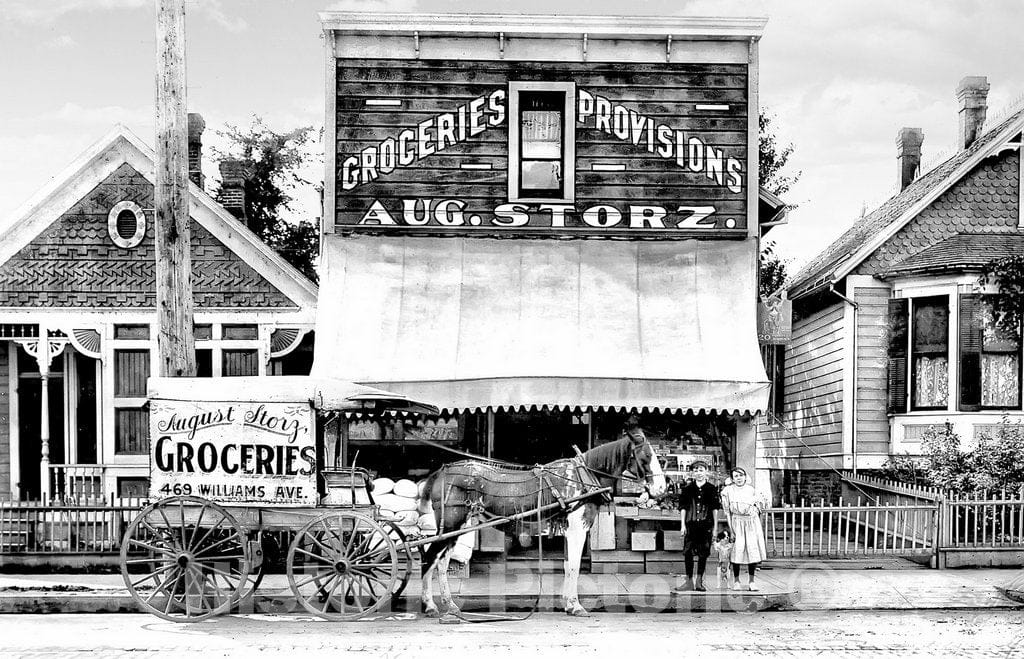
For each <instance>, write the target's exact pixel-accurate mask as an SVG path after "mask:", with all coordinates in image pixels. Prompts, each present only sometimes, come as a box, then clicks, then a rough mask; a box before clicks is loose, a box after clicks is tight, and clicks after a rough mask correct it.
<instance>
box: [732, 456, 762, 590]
mask: <svg viewBox="0 0 1024 659" xmlns="http://www.w3.org/2000/svg"><path fill="white" fill-rule="evenodd" d="M766 504H767V502H765V500H764V499H763V498H762V497H761V496H760V495H758V493H757V492H756V491H755V490H754V486H753V485H752V484H751V483H750V480H749V479H748V478H747V472H746V470H744V469H742V468H740V467H736V468H735V469H733V470H732V485H727V486H725V487H724V488H722V510H724V511H725V516H726V519H727V520H728V522H729V531H730V532H731V533H732V536H733V542H734V544H733V548H732V575H733V584H732V589H733V590H739V589H740V566H741V565H746V566H747V575H748V583H749V588H750V590H760V588H759V587H758V585H757V584H756V583H755V582H754V571H755V570H756V569H757V565H758V563H760V562H761V561H763V560H764V559H765V557H766V556H767V553H768V552H767V550H766V548H765V544H764V529H763V528H762V526H761V513H762V512H764V509H765V508H766V507H767V505H766Z"/></svg>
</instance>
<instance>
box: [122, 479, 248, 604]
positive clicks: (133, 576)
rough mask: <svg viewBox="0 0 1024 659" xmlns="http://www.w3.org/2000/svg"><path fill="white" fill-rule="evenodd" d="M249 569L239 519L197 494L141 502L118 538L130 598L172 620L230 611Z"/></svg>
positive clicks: (243, 535)
mask: <svg viewBox="0 0 1024 659" xmlns="http://www.w3.org/2000/svg"><path fill="white" fill-rule="evenodd" d="M249 567H250V559H249V555H248V552H247V550H246V539H245V533H244V531H243V530H242V528H241V527H240V526H239V525H238V522H236V521H235V519H234V518H233V517H232V516H231V515H230V514H229V513H228V512H227V511H226V510H224V509H223V508H221V507H220V506H218V505H217V504H215V503H212V502H210V501H207V500H205V499H201V498H199V497H187V496H186V497H169V498H167V499H161V500H160V501H157V502H155V503H152V504H150V505H148V506H146V508H144V509H143V510H142V512H141V513H139V514H138V516H137V517H136V518H135V519H133V520H132V523H131V524H130V525H129V526H128V530H127V531H125V534H124V540H123V541H122V542H121V575H122V576H123V577H124V582H125V585H126V586H127V587H128V591H129V592H130V593H131V595H132V599H134V600H135V601H136V602H137V603H138V604H139V606H140V607H142V609H143V610H145V611H147V612H149V613H152V614H154V615H157V616H160V617H161V618H165V619H167V620H173V621H177V622H187V621H196V620H204V619H206V618H209V617H210V616H214V615H217V614H220V613H224V612H226V611H227V610H228V609H230V608H231V606H232V605H233V604H234V602H235V596H236V595H237V594H238V592H239V590H240V589H241V587H242V585H243V584H245V582H246V579H247V578H248V576H249Z"/></svg>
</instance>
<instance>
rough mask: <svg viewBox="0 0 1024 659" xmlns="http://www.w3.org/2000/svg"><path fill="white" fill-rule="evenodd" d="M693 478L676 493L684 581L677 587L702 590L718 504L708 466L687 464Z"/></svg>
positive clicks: (719, 506)
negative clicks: (709, 477)
mask: <svg viewBox="0 0 1024 659" xmlns="http://www.w3.org/2000/svg"><path fill="white" fill-rule="evenodd" d="M690 472H691V473H692V474H693V480H692V481H690V482H688V483H687V484H686V485H684V486H683V489H682V491H681V492H680V493H679V521H680V528H679V534H680V535H681V536H682V538H683V560H684V561H686V582H685V583H684V584H683V586H682V587H681V588H679V589H677V590H684V591H688V590H697V591H705V590H707V589H706V588H705V587H704V570H705V568H707V564H708V555H709V554H710V553H711V539H712V536H713V535H714V530H715V511H716V510H718V509H719V508H721V507H722V504H721V502H720V501H719V498H718V488H717V487H715V486H714V485H712V484H711V483H709V482H708V465H707V464H706V463H704V462H702V461H700V460H698V461H696V462H694V463H693V464H691V465H690ZM694 556H696V557H697V581H696V582H694V580H693V557H694Z"/></svg>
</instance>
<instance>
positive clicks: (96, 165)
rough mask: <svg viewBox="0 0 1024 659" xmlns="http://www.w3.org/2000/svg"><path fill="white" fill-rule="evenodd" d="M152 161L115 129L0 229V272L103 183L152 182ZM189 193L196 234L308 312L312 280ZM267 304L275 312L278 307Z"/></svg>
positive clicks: (196, 191)
mask: <svg viewBox="0 0 1024 659" xmlns="http://www.w3.org/2000/svg"><path fill="white" fill-rule="evenodd" d="M154 161H155V156H154V154H153V152H152V151H151V150H150V149H149V147H148V146H146V145H145V144H144V143H142V141H141V140H140V139H139V138H138V137H137V136H135V135H134V134H132V133H131V131H129V130H128V129H127V128H125V127H124V126H120V125H119V126H116V127H115V128H114V129H113V130H112V131H111V132H110V133H108V134H107V135H106V136H104V137H103V138H102V139H100V140H99V141H97V142H96V143H95V144H93V145H92V146H91V147H90V148H89V149H87V150H86V151H85V152H84V153H83V154H82V155H81V156H80V157H79V158H77V159H76V160H75V161H74V162H72V163H71V164H70V165H69V166H68V167H67V168H65V169H64V170H63V171H62V172H61V173H60V174H58V175H57V176H55V177H54V178H53V179H51V180H50V181H49V182H48V183H47V185H46V186H44V187H43V188H42V189H41V190H40V191H39V192H38V193H37V194H36V195H35V196H34V197H32V198H31V199H30V200H29V201H28V202H26V203H25V204H24V205H22V206H21V207H20V208H19V209H18V210H17V211H15V213H14V214H12V215H11V216H10V217H9V218H8V220H7V221H6V222H5V223H4V225H3V226H2V227H0V268H3V267H4V266H5V265H7V264H8V263H10V262H12V260H16V257H19V254H21V253H23V252H22V251H23V250H25V249H26V248H27V247H29V246H30V245H32V244H34V241H36V240H37V239H38V238H39V237H40V236H41V235H42V234H45V233H46V232H47V230H48V229H49V228H50V227H51V226H54V225H55V224H56V223H58V222H59V221H60V220H61V219H62V218H64V217H65V214H67V213H68V212H69V211H71V210H72V209H73V208H74V207H75V206H76V205H78V204H80V203H81V202H82V201H83V200H85V199H87V197H88V196H89V195H90V194H92V193H93V191H94V190H96V189H97V186H99V185H101V184H102V183H104V182H105V181H108V180H111V179H113V178H117V177H118V176H123V175H124V174H125V173H130V174H132V175H136V176H137V177H139V179H140V181H144V182H145V183H148V184H149V185H150V186H151V185H152V184H153V181H154V178H155V175H154ZM189 192H190V202H189V215H190V217H191V218H192V221H193V222H194V224H193V226H194V227H196V228H197V232H194V233H196V235H207V236H209V237H211V238H212V239H213V240H214V241H215V242H216V243H219V244H221V245H223V248H225V249H226V250H228V251H229V252H231V253H232V254H233V255H234V257H237V261H238V265H239V267H242V268H244V269H246V270H248V271H249V272H250V273H251V274H250V275H249V278H250V279H251V278H252V277H256V278H258V279H261V280H264V281H265V282H266V284H267V285H269V288H272V289H276V291H278V292H279V293H280V295H283V296H284V298H287V300H288V302H289V304H288V306H294V307H295V308H297V309H305V310H308V311H309V312H310V313H312V311H313V310H314V309H315V305H316V296H317V287H316V286H315V285H314V284H313V283H312V282H310V281H309V280H308V279H307V278H306V277H305V276H304V275H302V273H300V272H299V271H298V270H296V269H295V268H294V267H292V266H291V265H290V264H289V263H288V262H287V261H285V260H284V259H283V258H281V257H280V256H279V255H278V254H277V253H275V252H274V251H273V250H272V249H271V248H270V247H268V246H267V245H266V244H265V243H263V242H262V241H261V240H260V239H259V238H258V237H257V236H256V235H255V234H253V233H252V232H251V231H249V230H248V229H247V228H246V227H245V226H244V225H242V224H241V223H240V222H239V221H238V220H237V219H235V218H234V216H232V215H231V214H230V213H228V212H227V211H226V210H225V209H224V208H223V207H221V206H220V204H218V203H217V202H216V201H215V200H214V199H213V198H212V197H210V196H209V195H208V194H207V193H206V192H204V191H203V190H202V189H200V188H199V187H198V186H196V185H195V184H193V183H191V182H190V183H189ZM193 242H194V243H195V238H194V240H193ZM250 269H251V270H250ZM108 274H109V273H108ZM269 288H268V290H269ZM275 295H276V293H275ZM197 304H198V302H197ZM271 306H275V307H277V308H280V303H275V304H272V305H271Z"/></svg>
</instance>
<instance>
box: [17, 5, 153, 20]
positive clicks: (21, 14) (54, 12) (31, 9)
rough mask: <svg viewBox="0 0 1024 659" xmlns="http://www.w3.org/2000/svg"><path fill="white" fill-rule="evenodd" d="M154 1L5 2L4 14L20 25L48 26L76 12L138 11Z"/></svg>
mask: <svg viewBox="0 0 1024 659" xmlns="http://www.w3.org/2000/svg"><path fill="white" fill-rule="evenodd" d="M149 6H152V0H47V1H46V2H39V0H5V2H4V13H5V14H6V16H7V17H8V18H9V19H12V20H14V21H16V22H19V23H31V24H37V23H42V24H48V23H52V22H54V21H56V20H57V19H59V18H61V17H63V16H65V15H66V14H70V13H73V12H76V11H82V10H85V11H95V10H97V9H99V10H112V9H138V8H140V7H149Z"/></svg>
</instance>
